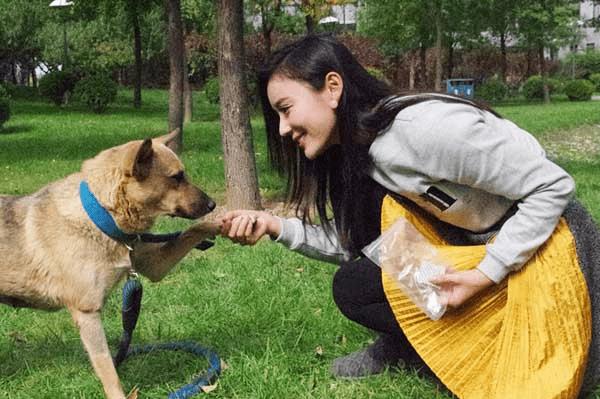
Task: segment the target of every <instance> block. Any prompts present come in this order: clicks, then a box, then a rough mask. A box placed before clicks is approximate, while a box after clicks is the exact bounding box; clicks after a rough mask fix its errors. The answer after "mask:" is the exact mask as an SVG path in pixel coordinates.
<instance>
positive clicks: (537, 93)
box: [523, 75, 544, 100]
mask: <svg viewBox="0 0 600 399" xmlns="http://www.w3.org/2000/svg"><path fill="white" fill-rule="evenodd" d="M523 95H524V96H525V98H526V99H528V100H535V99H543V98H544V86H543V82H542V77H541V76H538V75H536V76H531V77H530V78H529V79H527V81H526V82H525V83H524V84H523Z"/></svg>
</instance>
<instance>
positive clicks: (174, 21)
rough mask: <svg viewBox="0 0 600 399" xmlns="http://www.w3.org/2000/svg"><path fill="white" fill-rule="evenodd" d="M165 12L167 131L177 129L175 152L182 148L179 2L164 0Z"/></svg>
mask: <svg viewBox="0 0 600 399" xmlns="http://www.w3.org/2000/svg"><path fill="white" fill-rule="evenodd" d="M165 6H166V12H167V18H168V23H167V38H168V39H167V42H168V47H169V131H173V130H176V129H179V134H178V135H177V141H176V146H175V147H176V152H180V151H181V150H182V148H183V80H184V76H183V72H184V68H183V65H184V62H185V54H184V46H183V23H182V20H181V3H180V1H179V0H165Z"/></svg>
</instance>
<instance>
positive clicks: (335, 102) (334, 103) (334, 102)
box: [331, 100, 338, 108]
mask: <svg viewBox="0 0 600 399" xmlns="http://www.w3.org/2000/svg"><path fill="white" fill-rule="evenodd" d="M337 107H338V102H337V101H336V100H331V108H337Z"/></svg>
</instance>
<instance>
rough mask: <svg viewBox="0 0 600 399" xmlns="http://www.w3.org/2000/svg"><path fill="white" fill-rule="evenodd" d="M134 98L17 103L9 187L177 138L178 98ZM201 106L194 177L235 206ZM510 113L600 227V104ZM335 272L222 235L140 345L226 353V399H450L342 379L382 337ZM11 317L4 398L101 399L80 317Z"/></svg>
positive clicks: (408, 377)
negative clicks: (351, 317) (137, 104)
mask: <svg viewBox="0 0 600 399" xmlns="http://www.w3.org/2000/svg"><path fill="white" fill-rule="evenodd" d="M129 98H130V93H129V92H127V91H122V92H120V95H119V99H118V102H117V103H116V104H115V105H113V106H112V107H111V108H110V109H109V110H108V112H107V114H105V115H95V114H91V113H89V112H87V111H86V110H85V109H84V108H81V107H80V106H78V105H71V106H68V107H66V108H64V109H58V108H55V107H54V106H53V105H50V104H46V103H43V102H36V101H15V102H13V119H12V120H11V121H9V122H8V123H7V124H6V126H5V129H4V130H3V131H0V171H1V173H0V193H6V194H27V193H31V192H33V191H35V190H37V189H38V188H40V187H42V186H43V185H45V184H46V183H48V182H50V181H52V180H55V179H58V178H61V177H63V176H65V175H67V174H69V173H72V172H74V171H76V170H78V169H79V167H80V164H81V161H82V160H83V159H85V158H88V157H90V156H93V155H94V154H95V153H97V152H98V151H100V150H102V149H104V148H107V147H110V146H113V145H116V144H120V143H123V142H125V141H127V140H132V139H138V138H143V137H146V136H157V135H160V134H163V133H165V132H166V116H167V96H166V93H165V92H163V91H150V90H148V91H145V92H144V106H143V108H142V109H141V110H138V111H136V110H133V109H132V108H131V107H130V106H129ZM195 105H196V109H195V115H196V120H194V121H193V122H192V123H191V124H189V125H188V126H186V129H185V141H184V146H185V151H184V153H183V159H184V162H185V164H186V167H187V168H188V171H189V173H190V174H191V176H192V179H193V180H194V181H196V182H198V183H199V184H200V185H201V186H203V187H204V189H205V190H206V191H207V192H209V193H210V194H211V195H213V196H214V197H215V198H217V199H218V200H219V201H220V202H222V201H223V198H224V178H223V160H222V152H221V144H220V143H221V141H220V132H219V123H218V109H217V108H216V107H214V106H210V105H208V104H206V103H205V102H203V100H202V97H200V96H198V97H197V98H196V103H195ZM499 110H500V112H501V113H502V114H504V115H505V116H506V117H508V118H510V119H513V120H515V122H517V123H518V124H519V125H520V126H522V127H524V128H526V129H528V130H530V131H531V132H532V133H534V134H535V135H536V136H538V137H540V139H541V140H542V141H543V142H544V143H545V144H548V145H550V144H553V145H555V148H554V151H555V152H556V153H557V154H558V162H559V163H560V164H561V165H563V166H564V167H565V168H566V169H567V170H568V171H569V172H570V173H572V174H573V176H574V177H575V179H576V181H577V183H578V195H579V197H580V198H581V199H582V200H583V202H584V203H585V204H586V205H587V206H588V207H589V208H590V209H591V210H592V213H593V215H594V217H595V218H596V220H600V207H599V206H600V177H598V173H597V171H598V170H599V169H598V168H599V167H600V155H599V153H598V152H595V151H594V148H595V147H593V146H592V148H590V146H589V145H587V144H586V143H588V142H587V141H586V140H587V139H590V140H592V142H594V140H595V139H596V137H597V136H598V135H600V133H598V135H597V134H596V130H594V129H595V127H594V125H598V124H600V102H594V103H591V102H589V103H568V102H556V103H554V104H552V105H550V106H543V105H510V104H504V105H502V106H501V107H499ZM253 126H254V132H255V134H254V136H255V146H256V153H257V159H258V168H259V173H260V184H261V192H262V194H263V195H265V196H271V197H277V196H278V195H280V194H281V190H282V181H281V180H280V179H279V178H277V177H276V176H275V175H274V174H273V173H271V172H269V171H268V170H267V166H266V152H265V143H264V134H263V132H262V129H263V127H262V125H261V122H260V120H259V118H256V119H254V120H253ZM573 131H577V132H578V133H577V134H576V135H575V134H573ZM573 140H575V141H577V140H580V141H581V140H583V141H582V142H581V143H582V151H583V153H584V155H585V156H579V155H580V153H579V152H572V151H571V152H570V151H567V150H569V149H570V148H571V147H569V146H570V145H571V144H572V141H573ZM578 143H579V142H578ZM576 144H577V143H576ZM185 224H186V222H162V223H160V224H159V226H158V227H159V229H160V230H171V229H175V228H180V227H182V226H184V225H185ZM82 262H85V260H84V259H83V260H82ZM334 271H335V266H333V265H328V264H325V263H320V262H317V261H311V260H307V259H306V258H303V257H301V256H300V255H297V254H294V253H292V252H290V251H287V250H285V249H284V248H282V247H280V246H279V245H277V244H274V243H271V242H268V241H266V242H261V243H259V244H258V245H256V246H254V247H240V246H237V245H233V244H231V243H230V242H228V241H226V240H224V239H218V240H217V243H216V245H215V247H214V248H212V249H211V250H209V251H207V252H194V253H192V254H190V256H188V257H187V258H186V259H185V260H184V261H183V262H182V263H181V265H179V266H178V267H177V268H176V269H175V270H174V272H173V273H171V274H170V275H169V276H168V277H167V278H165V279H164V280H163V281H162V282H161V283H159V284H151V283H149V282H147V281H144V285H145V296H144V300H143V310H142V315H141V318H140V321H139V325H138V329H137V330H136V333H135V336H134V341H135V343H154V342H165V341H171V340H196V341H198V342H201V343H202V344H204V345H207V346H209V347H211V348H213V349H215V350H216V351H217V352H218V353H219V354H220V356H221V357H222V358H223V359H224V360H225V362H226V363H227V364H228V365H229V368H228V369H227V370H226V371H225V372H224V373H223V375H222V377H221V378H220V379H219V386H218V388H217V390H215V391H214V392H212V393H211V394H210V395H211V397H214V398H244V399H246V398H265V399H266V398H280V397H284V398H340V399H342V398H344V399H346V398H381V399H384V398H392V397H393V398H437V397H446V396H444V394H442V393H439V392H438V390H437V389H436V387H435V386H434V385H433V384H432V383H430V382H429V381H427V380H425V379H423V378H420V377H418V376H417V375H416V373H415V372H414V371H410V370H409V371H401V372H399V373H396V374H391V373H387V374H385V375H383V376H377V377H374V378H367V379H363V380H359V381H340V380H335V379H334V378H332V377H331V376H330V374H329V366H330V364H331V362H332V360H333V359H334V358H335V357H337V356H341V355H344V354H347V353H349V352H351V351H353V350H356V349H358V348H361V347H363V346H364V345H365V344H367V343H368V342H370V341H371V340H372V335H371V334H370V333H369V332H368V331H366V330H365V329H363V328H361V327H359V326H357V325H355V324H354V323H352V322H350V321H348V320H347V319H346V318H345V317H343V316H342V315H341V314H340V312H339V311H338V310H337V308H336V306H335V305H334V303H333V300H332V298H331V278H332V275H333V273H334ZM119 307H120V293H119V292H118V290H117V291H115V292H114V293H113V294H112V295H111V296H110V297H109V298H108V301H107V304H106V307H105V311H104V313H103V320H104V325H105V329H106V334H107V337H108V339H109V344H110V346H111V347H112V348H115V346H116V344H117V341H118V337H119V336H120V333H121V324H120V323H121V321H120V308H119ZM0 319H1V320H2V323H0V397H1V398H10V399H17V398H18V399H21V398H22V399H25V398H28V399H29V398H101V397H102V390H101V387H100V385H99V382H98V381H97V380H96V378H95V376H94V373H93V371H92V369H91V366H90V364H89V362H88V360H87V357H86V355H85V352H84V350H83V349H82V346H81V344H80V341H79V337H78V334H77V333H76V331H75V329H74V327H73V325H72V322H71V320H70V317H69V315H68V313H67V312H65V311H59V312H55V313H45V312H38V311H32V310H28V309H22V310H15V309H12V308H9V307H5V306H3V307H0ZM318 347H319V348H321V350H322V352H321V351H317V348H318ZM204 367H206V364H205V362H203V361H202V359H197V358H195V357H193V356H191V355H186V354H172V353H166V354H165V353H163V354H153V355H147V356H141V357H139V358H135V359H132V360H129V361H128V362H126V363H125V364H124V365H123V366H122V368H121V369H120V370H119V373H120V376H121V380H122V382H123V384H124V387H125V389H126V390H130V389H132V388H133V387H134V386H136V385H137V386H138V387H140V389H141V395H140V397H142V398H164V397H165V396H166V394H167V393H168V392H169V391H170V390H173V389H176V388H177V387H179V386H181V385H183V384H185V383H187V382H188V381H189V380H190V379H191V378H192V377H193V375H194V374H195V373H196V372H197V371H199V370H202V369H203V368H204Z"/></svg>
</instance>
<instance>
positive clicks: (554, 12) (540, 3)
mask: <svg viewBox="0 0 600 399" xmlns="http://www.w3.org/2000/svg"><path fill="white" fill-rule="evenodd" d="M578 6H579V0H531V1H528V2H526V3H521V4H520V6H519V9H518V11H517V23H518V34H519V37H520V40H521V42H522V43H523V44H524V45H525V47H526V48H528V49H533V50H536V51H537V55H538V62H539V72H540V76H541V77H542V82H543V86H544V102H546V103H548V102H550V90H549V88H548V83H547V70H546V62H545V56H544V52H545V50H546V49H549V50H550V51H554V50H556V49H557V48H558V47H560V46H561V45H563V44H564V43H567V42H568V41H569V40H570V39H571V38H572V37H573V29H574V27H575V26H576V24H575V23H574V21H575V19H576V18H577V14H578Z"/></svg>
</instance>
